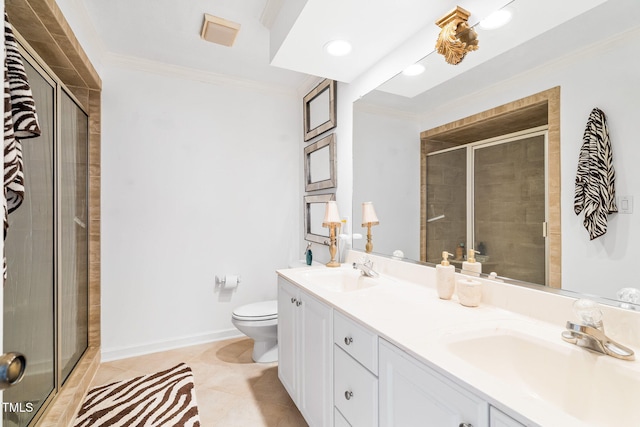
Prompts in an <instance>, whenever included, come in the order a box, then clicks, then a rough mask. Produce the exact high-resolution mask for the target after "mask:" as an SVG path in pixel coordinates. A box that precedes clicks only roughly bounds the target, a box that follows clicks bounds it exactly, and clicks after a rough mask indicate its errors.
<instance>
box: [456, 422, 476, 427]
mask: <svg viewBox="0 0 640 427" xmlns="http://www.w3.org/2000/svg"><path fill="white" fill-rule="evenodd" d="M458 427H473V425H471V424H469V423H460V425H459V426H458Z"/></svg>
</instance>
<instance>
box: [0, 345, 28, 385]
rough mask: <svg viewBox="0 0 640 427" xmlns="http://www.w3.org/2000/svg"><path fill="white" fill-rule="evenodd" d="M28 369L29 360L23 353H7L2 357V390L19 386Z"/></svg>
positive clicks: (0, 373)
mask: <svg viewBox="0 0 640 427" xmlns="http://www.w3.org/2000/svg"><path fill="white" fill-rule="evenodd" d="M26 368H27V358H26V357H24V355H23V354H22V353H15V352H10V353H5V354H3V355H2V356H0V390H4V389H6V388H9V387H11V386H12V385H15V384H18V383H19V382H20V381H21V380H22V377H24V371H25V369H26Z"/></svg>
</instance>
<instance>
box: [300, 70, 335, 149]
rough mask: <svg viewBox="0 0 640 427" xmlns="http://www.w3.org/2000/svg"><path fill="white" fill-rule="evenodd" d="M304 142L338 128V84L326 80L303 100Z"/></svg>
mask: <svg viewBox="0 0 640 427" xmlns="http://www.w3.org/2000/svg"><path fill="white" fill-rule="evenodd" d="M303 111H304V114H303V122H304V123H303V124H304V140H305V141H309V140H310V139H312V138H314V137H316V136H318V135H320V134H322V133H324V132H326V131H328V130H330V129H333V128H334V127H336V82H335V80H329V79H325V80H323V81H322V82H320V84H318V86H316V87H315V88H313V90H312V91H311V92H309V93H308V94H306V95H305V97H304V98H303Z"/></svg>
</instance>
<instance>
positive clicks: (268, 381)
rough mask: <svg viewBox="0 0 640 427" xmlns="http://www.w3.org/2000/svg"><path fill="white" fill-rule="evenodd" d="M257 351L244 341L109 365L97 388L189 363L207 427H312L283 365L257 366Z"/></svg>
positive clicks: (99, 374)
mask: <svg viewBox="0 0 640 427" xmlns="http://www.w3.org/2000/svg"><path fill="white" fill-rule="evenodd" d="M252 346H253V340H251V339H249V338H244V337H243V338H234V339H230V340H225V341H218V342H214V343H209V344H202V345H196V346H192V347H186V348H181V349H177V350H170V351H166V352H161V353H154V354H149V355H145V356H138V357H132V358H129V359H122V360H116V361H113V362H106V363H103V364H101V365H100V368H99V369H98V372H97V373H96V376H95V378H94V379H93V382H92V384H91V386H92V387H95V386H98V385H103V384H107V383H110V382H114V381H120V380H124V379H128V378H133V377H137V376H140V375H145V374H150V373H153V372H157V371H161V370H163V369H167V368H170V367H172V366H175V365H176V364H178V363H180V362H185V363H186V364H188V365H189V366H190V367H191V369H192V370H193V376H194V379H195V390H196V399H197V401H198V410H199V412H200V421H201V424H202V427H261V426H264V427H298V426H301V427H302V426H306V425H307V424H306V423H305V421H304V419H303V418H302V415H300V412H299V411H298V409H297V408H296V406H295V405H294V404H293V401H292V400H291V398H290V397H289V395H288V394H287V392H286V391H285V389H284V387H283V386H282V384H281V383H280V380H278V365H277V363H260V364H258V363H253V361H252V360H251V351H252V348H253V347H252Z"/></svg>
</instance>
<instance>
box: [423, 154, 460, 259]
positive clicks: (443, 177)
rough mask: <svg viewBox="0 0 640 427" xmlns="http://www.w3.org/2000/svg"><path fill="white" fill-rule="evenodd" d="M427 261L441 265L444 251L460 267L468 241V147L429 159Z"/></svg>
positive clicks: (430, 156)
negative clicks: (463, 249)
mask: <svg viewBox="0 0 640 427" xmlns="http://www.w3.org/2000/svg"><path fill="white" fill-rule="evenodd" d="M426 211H427V220H426V226H427V233H426V234H427V248H426V255H427V257H426V261H427V262H432V263H440V261H441V260H442V251H447V252H450V253H451V254H452V256H451V259H450V260H451V261H452V263H453V265H455V266H456V267H458V268H460V267H462V261H463V258H464V255H465V254H464V252H460V251H456V249H457V248H458V247H459V246H460V245H461V244H462V246H464V245H465V244H466V241H467V151H466V149H465V148H464V147H461V148H457V149H453V150H449V151H443V152H438V153H433V154H429V155H428V156H427V206H426Z"/></svg>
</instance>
